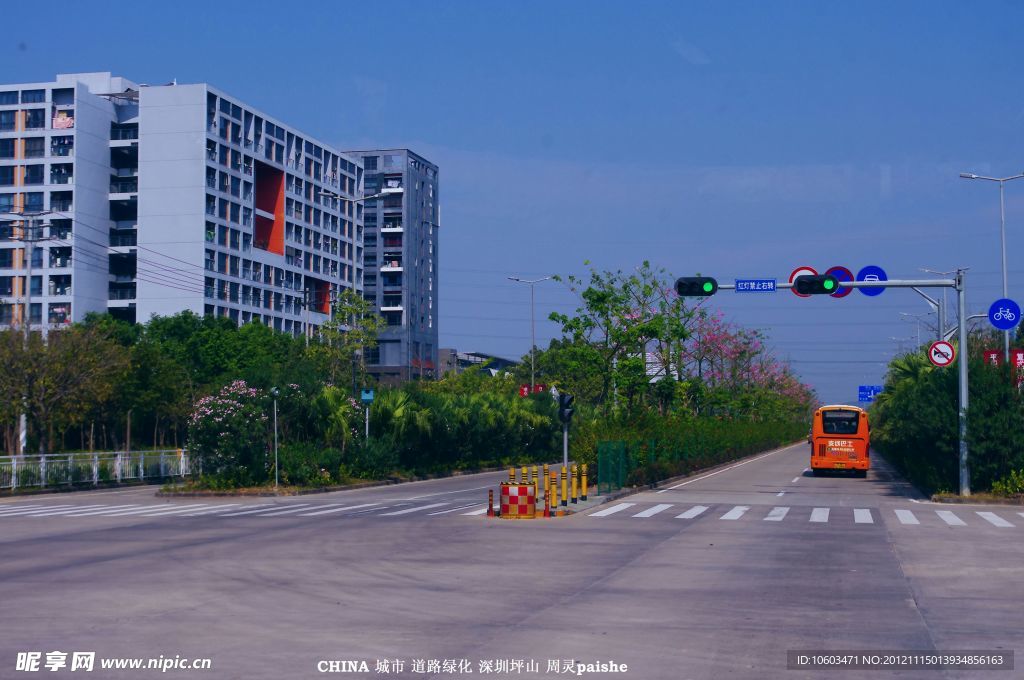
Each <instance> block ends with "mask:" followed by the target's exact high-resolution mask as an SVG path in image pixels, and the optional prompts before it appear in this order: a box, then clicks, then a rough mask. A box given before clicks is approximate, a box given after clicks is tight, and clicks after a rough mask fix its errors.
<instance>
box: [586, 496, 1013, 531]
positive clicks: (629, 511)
mask: <svg viewBox="0 0 1024 680" xmlns="http://www.w3.org/2000/svg"><path fill="white" fill-rule="evenodd" d="M713 508H714V509H713ZM679 510H682V512H679ZM586 516H587V517H595V518H605V517H616V518H618V519H651V518H662V519H665V518H673V519H681V520H693V519H696V518H698V517H713V518H715V519H717V520H720V521H725V522H741V521H744V520H746V521H763V522H789V523H793V522H803V523H806V524H812V525H813V524H832V525H835V524H851V523H852V524H864V525H868V524H870V525H879V524H882V523H883V522H886V521H890V520H891V521H892V522H893V523H894V525H895V526H902V527H920V526H931V527H953V528H957V527H971V526H973V527H979V526H981V527H996V528H999V529H1018V528H1024V512H1018V511H1011V510H1007V511H1002V512H1001V513H996V512H992V511H989V510H970V509H957V510H956V511H955V512H954V511H953V510H931V509H927V508H915V509H914V510H908V509H905V508H891V509H885V508H849V507H842V508H831V507H792V506H785V505H776V506H772V507H767V506H765V507H764V508H752V507H751V506H749V505H734V506H731V507H730V506H728V505H722V506H717V507H716V506H708V505H694V506H691V507H687V506H686V505H675V504H671V503H659V504H657V505H652V506H650V507H643V506H642V505H641V504H639V503H635V502H634V503H627V502H623V503H615V504H613V505H609V506H608V507H601V508H599V509H597V510H594V511H592V512H589V513H587V514H586Z"/></svg>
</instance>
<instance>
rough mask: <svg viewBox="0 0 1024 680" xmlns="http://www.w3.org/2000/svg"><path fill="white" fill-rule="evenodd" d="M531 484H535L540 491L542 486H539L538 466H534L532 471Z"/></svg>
mask: <svg viewBox="0 0 1024 680" xmlns="http://www.w3.org/2000/svg"><path fill="white" fill-rule="evenodd" d="M530 483H531V484H535V485H536V486H537V487H538V490H539V487H540V485H539V484H537V466H536V465H534V466H533V469H532V470H531V471H530Z"/></svg>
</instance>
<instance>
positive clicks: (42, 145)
mask: <svg viewBox="0 0 1024 680" xmlns="http://www.w3.org/2000/svg"><path fill="white" fill-rule="evenodd" d="M45 155H46V139H45V138H43V137H29V138H28V139H26V140H25V158H42V157H43V156H45Z"/></svg>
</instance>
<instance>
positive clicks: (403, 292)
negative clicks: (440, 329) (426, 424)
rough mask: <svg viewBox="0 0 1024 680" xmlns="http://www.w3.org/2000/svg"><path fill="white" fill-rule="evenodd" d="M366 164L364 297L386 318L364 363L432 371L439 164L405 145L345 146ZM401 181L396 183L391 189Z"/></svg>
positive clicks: (414, 373)
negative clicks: (358, 148)
mask: <svg viewBox="0 0 1024 680" xmlns="http://www.w3.org/2000/svg"><path fill="white" fill-rule="evenodd" d="M349 153H350V154H351V155H353V156H357V157H359V158H360V159H361V163H362V165H363V167H364V168H365V172H366V175H365V177H364V184H365V191H366V194H367V195H376V194H379V193H382V192H391V193H388V194H387V195H385V196H383V197H382V198H378V199H376V200H372V201H366V204H365V211H364V214H363V217H364V220H365V229H366V232H365V237H364V245H365V248H366V252H365V260H364V266H365V273H364V276H363V284H364V293H363V295H364V297H365V298H366V299H367V300H369V301H370V302H372V303H373V304H374V306H375V308H376V309H377V310H378V311H379V313H380V314H381V316H383V317H384V319H385V321H386V322H387V327H386V328H385V330H384V332H383V333H382V334H381V336H380V339H379V343H378V347H377V348H376V349H375V350H374V351H372V352H370V354H369V356H368V357H367V370H368V371H369V372H370V373H371V374H373V375H375V376H376V377H377V378H378V379H380V380H381V381H383V382H387V383H395V382H403V381H406V380H415V379H421V378H424V379H425V378H436V377H438V376H439V371H438V359H437V350H438V346H437V318H438V270H437V264H438V236H439V227H440V207H439V195H438V168H437V166H436V165H434V164H433V163H431V162H430V161H428V160H426V159H425V158H423V157H422V156H419V155H417V154H415V153H413V152H412V151H410V150H409V149H380V150H371V151H351V152H349ZM398 189H401V191H397V190H398Z"/></svg>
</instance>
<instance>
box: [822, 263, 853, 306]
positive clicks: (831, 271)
mask: <svg viewBox="0 0 1024 680" xmlns="http://www.w3.org/2000/svg"><path fill="white" fill-rule="evenodd" d="M825 274H826V275H827V276H832V277H833V278H835V280H836V281H838V282H839V284H840V285H839V288H838V289H837V290H836V292H834V293H832V297H834V298H843V297H846V296H847V295H849V294H850V293H852V292H853V288H844V287H843V285H842V283H843V281H853V280H854V278H853V272H851V271H850V270H849V269H847V268H846V267H838V266H836V267H829V268H828V270H827V271H826V272H825Z"/></svg>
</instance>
